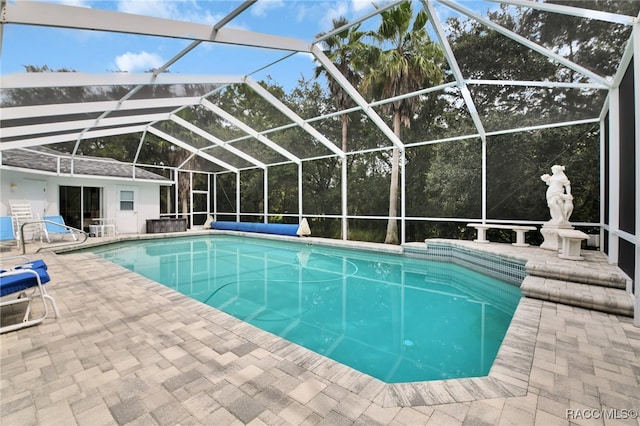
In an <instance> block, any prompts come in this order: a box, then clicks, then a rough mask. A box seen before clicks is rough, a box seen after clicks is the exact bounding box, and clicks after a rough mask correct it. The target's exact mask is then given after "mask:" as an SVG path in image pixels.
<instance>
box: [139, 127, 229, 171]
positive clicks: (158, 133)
mask: <svg viewBox="0 0 640 426" xmlns="http://www.w3.org/2000/svg"><path fill="white" fill-rule="evenodd" d="M147 130H148V131H149V133H152V134H154V135H156V136H158V137H159V138H162V139H164V140H166V141H167V142H171V143H172V144H174V145H177V146H179V147H180V148H183V149H185V150H187V151H189V152H190V153H192V154H194V155H197V156H199V157H202V158H204V159H205V160H208V161H211V162H212V163H214V164H217V165H219V166H220V167H223V168H225V169H227V170H230V171H232V172H234V173H238V169H237V168H236V167H233V166H232V165H231V164H228V163H226V162H224V161H222V160H220V159H218V158H215V157H214V156H212V155H209V154H207V153H205V152H202V151H201V150H199V149H197V148H194V147H192V146H191V145H189V144H188V143H186V142H183V141H181V140H180V139H178V138H175V137H173V136H171V135H170V134H168V133H165V132H163V131H162V130H159V129H156V128H155V127H153V126H149V127H148V128H147Z"/></svg>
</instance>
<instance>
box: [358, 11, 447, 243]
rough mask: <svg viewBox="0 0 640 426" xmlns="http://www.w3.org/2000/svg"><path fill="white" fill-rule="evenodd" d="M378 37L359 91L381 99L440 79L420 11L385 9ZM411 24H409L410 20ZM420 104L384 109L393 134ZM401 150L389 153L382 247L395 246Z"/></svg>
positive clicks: (435, 50)
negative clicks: (387, 216)
mask: <svg viewBox="0 0 640 426" xmlns="http://www.w3.org/2000/svg"><path fill="white" fill-rule="evenodd" d="M380 16H381V18H382V22H381V24H380V27H379V28H378V30H377V32H374V33H371V36H372V37H373V39H374V40H375V41H376V42H377V44H378V46H376V47H375V48H374V49H373V50H372V56H371V57H372V58H375V59H374V60H373V61H370V63H369V68H368V69H367V70H366V72H365V74H364V78H363V84H362V87H363V90H365V91H371V92H372V93H373V94H375V95H378V96H380V97H381V98H383V99H388V98H392V97H395V96H398V95H402V94H406V93H410V92H414V91H416V90H419V89H423V88H425V87H429V86H433V85H437V84H439V83H441V82H442V80H443V72H442V69H441V67H440V64H441V62H442V60H443V54H442V51H441V50H440V48H439V46H438V45H437V44H435V43H433V42H432V41H431V39H430V37H429V34H428V33H427V29H426V27H425V25H426V23H427V21H428V15H427V12H426V11H425V10H420V12H418V13H417V14H416V15H415V19H414V13H413V9H412V7H411V2H406V3H402V4H401V5H399V6H397V7H395V8H392V9H388V10H385V11H383V12H381V14H380ZM412 20H413V25H412V24H411V21H412ZM419 105H420V98H419V97H411V98H405V99H401V100H397V101H394V102H391V103H387V104H384V106H383V111H384V112H387V113H390V114H391V115H392V116H393V132H394V133H395V135H396V136H397V137H398V138H399V139H401V134H400V133H401V126H402V125H404V126H405V127H407V128H408V127H410V125H411V119H412V117H413V116H414V114H415V113H416V112H417V110H418V107H419ZM399 163H400V150H399V149H398V148H397V147H394V148H393V155H392V159H391V184H390V187H389V220H388V223H387V234H386V237H385V243H387V244H398V243H399V239H398V223H397V220H396V219H395V217H396V216H397V214H398V178H399V169H400V164H399Z"/></svg>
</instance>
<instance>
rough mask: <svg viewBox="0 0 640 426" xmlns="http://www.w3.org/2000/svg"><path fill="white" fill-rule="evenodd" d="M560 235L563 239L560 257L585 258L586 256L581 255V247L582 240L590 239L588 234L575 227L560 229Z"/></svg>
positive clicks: (570, 258)
mask: <svg viewBox="0 0 640 426" xmlns="http://www.w3.org/2000/svg"><path fill="white" fill-rule="evenodd" d="M558 237H560V238H561V239H562V248H561V249H560V254H559V255H558V257H560V258H561V259H568V260H584V257H582V256H580V249H581V246H582V241H584V240H588V239H589V236H588V235H587V234H585V233H584V232H582V231H576V230H575V229H560V230H559V231H558Z"/></svg>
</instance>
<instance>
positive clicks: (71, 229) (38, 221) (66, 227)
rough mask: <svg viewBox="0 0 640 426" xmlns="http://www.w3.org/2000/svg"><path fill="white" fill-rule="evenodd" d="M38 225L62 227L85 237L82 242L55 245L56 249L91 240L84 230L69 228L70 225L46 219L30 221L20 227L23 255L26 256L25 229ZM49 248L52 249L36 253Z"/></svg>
mask: <svg viewBox="0 0 640 426" xmlns="http://www.w3.org/2000/svg"><path fill="white" fill-rule="evenodd" d="M36 223H38V224H44V223H50V224H52V225H56V226H61V227H63V228H65V229H68V230H69V231H71V232H72V233H78V234H80V235H82V236H84V239H83V240H82V241H73V242H68V243H64V244H59V243H55V244H56V248H57V247H65V246H71V245H79V244H83V243H84V242H85V241H87V238H89V234H87V233H86V232H84V231H83V230H82V229H78V228H74V227H73V226H69V225H66V224H65V225H63V224H61V223H58V222H54V221H52V220H46V219H40V220H29V221H27V222H23V223H22V224H21V225H20V245H22V254H25V252H26V244H25V241H24V227H25V226H26V225H33V224H36ZM48 248H50V247H40V248H39V249H37V250H36V251H35V252H36V253H39V252H40V250H44V249H48Z"/></svg>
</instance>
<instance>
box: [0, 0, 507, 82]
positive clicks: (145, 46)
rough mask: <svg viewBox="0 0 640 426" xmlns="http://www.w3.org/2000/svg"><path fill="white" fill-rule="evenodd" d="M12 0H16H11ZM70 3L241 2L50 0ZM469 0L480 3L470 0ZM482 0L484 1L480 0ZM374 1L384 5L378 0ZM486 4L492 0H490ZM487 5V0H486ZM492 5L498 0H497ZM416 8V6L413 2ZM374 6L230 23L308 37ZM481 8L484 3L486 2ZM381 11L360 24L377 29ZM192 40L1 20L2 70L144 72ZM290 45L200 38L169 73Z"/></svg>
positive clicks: (210, 14)
mask: <svg viewBox="0 0 640 426" xmlns="http://www.w3.org/2000/svg"><path fill="white" fill-rule="evenodd" d="M9 1H10V2H11V1H13V0H9ZM47 2H50V3H61V4H66V5H71V6H80V7H90V8H94V9H103V10H117V11H120V12H127V13H133V14H139V15H146V16H156V17H162V18H171V19H177V20H184V21H191V22H198V23H205V24H211V25H213V24H215V23H216V22H218V21H219V20H220V19H221V18H222V17H224V16H226V15H227V14H228V13H229V12H230V11H232V10H233V9H235V8H236V7H238V6H239V5H240V4H241V3H242V1H240V0H237V1H222V0H204V1H203V0H109V1H104V0H100V1H93V0H47ZM466 3H467V5H472V4H474V3H477V2H475V1H470V0H467V2H466ZM481 3H482V2H481ZM377 4H384V1H382V0H378V1H377ZM488 4H489V5H491V3H488ZM484 5H487V3H484ZM494 5H495V4H494ZM414 8H415V9H417V7H414ZM371 10H373V5H372V2H371V0H326V1H325V0H300V1H294V0H259V1H258V2H257V3H256V4H254V5H253V6H251V8H250V9H249V10H248V11H245V12H244V13H243V14H242V15H241V16H239V17H237V18H236V19H234V20H233V21H232V22H231V23H230V24H228V27H233V28H239V29H244V30H249V31H254V32H260V33H268V34H278V35H282V36H287V37H294V38H300V39H303V40H307V41H311V40H313V38H314V37H315V35H316V34H318V33H320V32H324V31H328V30H330V29H331V28H332V23H331V20H332V18H336V17H339V16H345V17H347V19H349V20H352V19H355V18H357V17H360V16H363V15H365V14H366V13H368V12H370V11H371ZM485 10H486V8H485ZM378 22H379V18H378V17H374V18H371V19H370V20H369V21H367V22H365V23H364V24H363V27H368V28H371V29H374V28H376V27H377V25H378ZM188 44H189V42H188V41H186V40H175V39H165V38H158V37H146V36H137V35H123V34H115V33H105V32H97V31H81V30H69V29H60V28H41V27H28V26H21V25H6V26H5V29H4V34H3V46H2V58H1V64H0V66H1V71H2V74H13V73H19V72H23V71H24V65H37V66H43V65H47V66H49V67H50V68H52V69H60V68H71V69H74V70H76V71H80V72H89V73H107V72H113V71H127V72H144V71H146V70H149V69H151V68H155V67H159V66H161V65H163V64H164V63H165V62H166V61H168V60H169V59H170V58H172V57H173V56H174V55H176V54H177V53H178V52H180V51H181V50H182V49H184V48H185V47H186V46H187V45H188ZM287 54H288V52H282V51H274V50H266V49H255V48H246V47H234V46H228V45H220V44H215V45H214V44H210V43H203V44H201V45H200V46H198V47H197V48H196V49H195V50H194V51H193V52H191V53H190V54H189V55H188V56H186V57H184V58H183V59H181V60H180V61H178V62H177V63H175V64H174V65H173V66H172V67H171V68H170V72H171V73H181V74H211V75H238V74H241V75H245V74H247V73H251V72H253V71H255V70H257V69H259V68H261V67H262V66H264V65H266V64H268V63H271V62H273V61H277V60H279V59H280V58H282V57H284V56H285V55H287ZM314 67H315V64H314V63H313V61H312V60H311V57H310V56H309V55H304V54H297V55H295V56H294V57H292V58H289V59H287V60H285V61H283V62H280V63H278V64H277V65H274V66H272V67H269V68H268V69H267V70H264V71H261V72H258V73H256V74H254V75H253V77H254V78H255V79H257V80H259V79H263V78H266V77H267V75H269V76H271V77H272V78H273V79H275V80H276V81H279V82H283V81H287V82H295V81H296V80H297V79H298V78H300V77H301V76H304V77H305V78H312V77H313V70H314Z"/></svg>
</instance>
